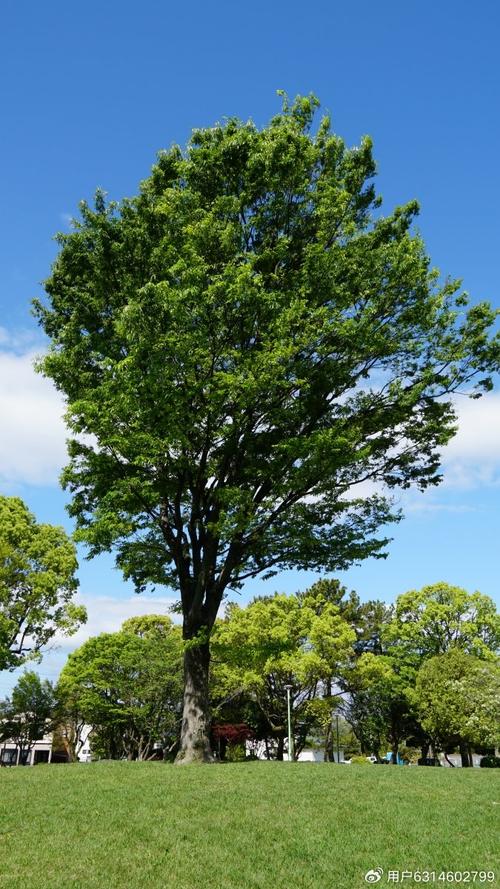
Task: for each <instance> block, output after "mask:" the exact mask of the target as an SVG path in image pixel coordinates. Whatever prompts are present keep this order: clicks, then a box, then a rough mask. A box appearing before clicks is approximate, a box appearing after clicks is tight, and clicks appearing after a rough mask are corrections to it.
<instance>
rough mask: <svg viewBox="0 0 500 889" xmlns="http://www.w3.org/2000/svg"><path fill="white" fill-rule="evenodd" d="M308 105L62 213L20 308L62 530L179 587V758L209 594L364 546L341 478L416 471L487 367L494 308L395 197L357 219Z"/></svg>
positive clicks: (170, 155)
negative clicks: (443, 262)
mask: <svg viewBox="0 0 500 889" xmlns="http://www.w3.org/2000/svg"><path fill="white" fill-rule="evenodd" d="M317 104H318V103H317V100H316V99H314V98H312V97H310V98H298V99H297V100H296V101H295V102H293V103H291V104H290V103H289V102H288V100H287V99H286V97H285V98H284V102H283V111H282V113H281V114H278V115H277V116H276V117H274V118H273V119H272V120H271V122H270V124H269V125H268V126H267V127H264V128H263V129H262V130H259V129H258V128H257V127H256V126H255V125H254V124H253V123H252V122H247V123H242V122H241V121H238V120H235V119H230V120H228V121H226V122H225V123H224V124H217V125H216V126H214V127H210V128H208V129H202V130H195V131H194V133H193V135H192V137H191V140H190V142H189V145H188V147H187V150H186V152H184V153H183V152H182V151H181V150H180V149H179V148H177V147H174V148H172V149H170V150H169V151H166V152H163V153H162V154H160V156H159V158H158V162H157V164H156V166H155V167H154V168H153V172H152V174H151V176H150V177H149V178H148V179H147V180H146V181H145V182H144V183H143V184H142V186H141V191H140V194H139V195H138V197H136V198H133V199H131V200H125V201H123V202H122V203H121V204H120V205H118V204H116V203H111V204H109V205H106V202H105V199H104V196H103V194H102V193H98V194H97V196H96V202H95V208H94V209H91V208H90V207H89V206H88V205H87V204H86V203H82V204H81V206H80V209H81V218H80V220H79V221H77V222H75V225H74V231H73V232H72V233H70V234H64V235H60V236H59V243H60V246H61V252H60V254H59V256H58V258H57V260H56V262H55V265H54V267H53V270H52V274H51V276H50V278H49V279H48V280H47V282H46V292H47V295H48V301H47V302H46V303H45V304H44V303H42V302H39V301H38V302H37V303H36V306H35V308H36V312H37V314H38V317H39V319H40V322H41V324H42V326H43V328H44V330H45V332H46V333H47V335H48V336H49V337H50V339H51V341H52V349H51V351H50V353H49V354H48V356H47V357H46V358H45V359H44V361H43V362H42V364H41V369H42V370H43V372H44V373H45V374H46V375H48V376H50V377H51V378H52V379H53V380H54V381H55V383H56V385H57V387H58V388H59V389H60V390H61V391H62V392H63V393H64V395H65V396H66V399H67V402H68V412H67V417H68V422H69V424H70V427H71V429H72V430H73V433H74V434H75V438H74V439H73V441H72V443H71V445H70V463H69V466H68V468H67V470H66V473H65V476H64V483H65V486H66V487H67V488H68V489H69V490H70V492H71V494H72V506H71V513H72V515H73V516H75V517H76V519H77V523H78V528H79V538H80V540H85V541H86V542H87V543H88V545H89V547H90V553H91V554H92V555H93V554H96V553H99V552H102V551H106V550H109V549H115V550H116V552H117V562H118V565H119V566H120V567H121V568H122V569H123V571H124V573H125V575H126V577H130V578H133V579H134V581H135V583H136V584H137V587H138V588H139V589H143V588H144V586H145V585H146V584H147V583H149V582H152V583H163V584H167V585H169V586H172V587H174V588H176V589H177V590H179V593H180V599H181V605H182V613H183V632H184V637H185V639H186V640H188V641H190V642H191V644H190V645H188V646H186V650H185V700H184V716H183V724H182V725H183V728H182V746H181V751H180V754H179V761H190V760H193V759H201V760H209V759H210V758H211V753H210V745H209V740H208V735H209V705H208V671H209V659H210V651H209V637H210V634H211V631H212V628H213V625H214V622H215V619H216V616H217V612H218V609H219V607H220V604H221V601H222V599H223V596H224V595H225V593H226V591H227V590H228V589H235V588H237V587H239V585H240V584H241V583H242V581H243V580H244V579H245V578H248V577H254V576H256V575H257V574H259V573H261V572H264V574H265V575H266V576H269V573H270V572H271V573H272V572H275V571H276V570H279V569H280V568H292V567H294V568H299V569H312V570H315V569H322V570H326V571H333V570H335V569H344V568H346V567H347V566H348V565H350V564H351V563H352V562H356V561H359V560H361V559H364V558H366V557H367V556H369V555H375V556H380V555H382V553H383V548H384V545H385V544H386V542H387V538H386V537H385V536H384V535H382V536H377V530H378V528H379V527H380V526H382V525H384V524H385V523H387V522H389V521H391V520H392V519H394V518H396V515H395V513H394V512H393V511H392V510H391V505H390V503H389V501H388V500H387V499H384V497H381V496H380V495H373V496H365V495H361V494H359V496H356V488H355V487H353V486H355V485H356V484H357V483H360V482H363V481H365V480H366V479H371V480H373V481H378V482H383V483H385V485H386V486H387V487H389V488H395V487H398V486H402V487H408V486H410V485H418V486H420V487H422V488H423V487H426V486H427V485H430V484H434V483H437V482H438V481H439V474H438V470H439V454H440V449H441V448H442V446H443V445H445V444H446V442H447V441H448V440H449V439H450V437H451V436H452V435H453V433H454V431H455V425H454V424H455V415H454V411H453V406H452V403H451V401H450V396H451V395H452V393H454V392H456V391H457V390H458V389H460V388H461V387H465V388H467V389H469V390H470V387H471V381H472V380H473V378H474V377H476V378H477V383H476V394H478V393H479V390H480V389H481V388H489V387H490V386H491V380H490V376H489V375H490V373H491V372H492V371H496V370H497V369H498V366H499V343H498V339H493V340H492V339H490V338H489V336H488V330H489V328H490V326H491V325H492V323H493V320H494V312H493V311H492V310H491V309H490V308H489V306H488V305H486V304H484V303H481V304H479V305H476V306H474V307H472V308H471V309H470V310H469V311H468V312H465V309H464V306H465V304H466V302H467V299H466V297H465V295H464V294H460V293H459V284H458V283H457V282H452V281H447V282H446V283H445V284H444V285H443V286H440V285H439V283H438V276H437V273H436V272H435V271H432V270H431V269H430V264H429V260H428V257H427V256H426V253H425V250H424V245H423V243H422V241H421V239H420V238H419V237H418V236H417V235H415V234H412V232H411V226H412V222H413V220H414V218H415V214H416V213H417V210H418V207H417V204H416V203H415V202H412V203H409V204H407V205H406V206H404V207H400V208H397V209H396V210H395V211H394V212H393V213H390V214H389V215H387V216H385V217H381V216H380V215H379V214H378V208H379V206H380V200H379V199H378V198H377V197H376V195H375V190H374V186H373V184H372V183H371V179H372V177H373V176H374V173H375V163H374V160H373V157H372V148H371V142H370V140H369V139H368V138H364V139H363V140H362V142H361V145H360V146H359V147H358V148H354V149H348V148H346V146H345V144H344V142H343V141H342V139H340V138H339V137H338V136H336V135H334V134H333V133H332V132H331V130H330V121H329V119H328V118H327V117H325V118H323V120H322V121H321V122H320V124H319V127H318V129H317V131H316V132H315V133H314V134H313V133H312V130H311V127H312V122H313V117H314V112H315V108H316V106H317ZM80 433H85V434H86V437H84V438H83V439H81V438H79V437H78V436H79V435H80ZM89 436H90V437H89Z"/></svg>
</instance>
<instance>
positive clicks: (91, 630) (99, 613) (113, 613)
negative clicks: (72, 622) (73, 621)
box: [55, 593, 180, 652]
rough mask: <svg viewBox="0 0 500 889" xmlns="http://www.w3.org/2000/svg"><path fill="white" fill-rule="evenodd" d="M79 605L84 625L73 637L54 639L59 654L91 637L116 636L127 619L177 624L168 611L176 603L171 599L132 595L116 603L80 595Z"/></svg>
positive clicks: (175, 617) (58, 636) (83, 594)
mask: <svg viewBox="0 0 500 889" xmlns="http://www.w3.org/2000/svg"><path fill="white" fill-rule="evenodd" d="M75 601H77V602H78V604H79V605H85V607H86V609H87V615H88V619H87V623H86V624H83V626H81V627H80V629H79V630H78V632H77V633H75V635H74V636H62V635H59V634H58V635H57V637H56V640H55V641H56V644H57V648H58V649H59V650H61V649H63V650H64V651H66V652H68V651H73V650H74V649H75V648H78V647H79V646H80V645H82V644H83V642H85V641H86V640H87V639H89V638H90V637H91V636H98V635H99V633H116V631H117V630H119V629H120V627H121V625H122V623H123V621H124V620H127V618H129V617H138V616H140V615H142V614H163V615H169V616H170V617H171V618H172V620H174V621H175V622H179V620H180V618H179V616H178V615H175V614H170V608H171V606H172V605H173V604H174V602H176V601H177V600H176V599H175V597H172V596H155V595H149V594H147V593H143V594H141V595H132V596H129V597H127V598H125V599H123V598H120V599H116V598H113V597H112V596H95V595H92V594H90V593H87V594H85V593H80V594H79V595H78V597H77V598H76V599H75Z"/></svg>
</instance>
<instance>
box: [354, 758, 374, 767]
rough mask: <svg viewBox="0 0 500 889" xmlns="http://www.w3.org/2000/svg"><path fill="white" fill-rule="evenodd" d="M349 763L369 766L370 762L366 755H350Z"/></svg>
mask: <svg viewBox="0 0 500 889" xmlns="http://www.w3.org/2000/svg"><path fill="white" fill-rule="evenodd" d="M351 763H353V764H354V765H356V766H371V765H372V763H371V762H370V760H369V759H367V758H366V756H351Z"/></svg>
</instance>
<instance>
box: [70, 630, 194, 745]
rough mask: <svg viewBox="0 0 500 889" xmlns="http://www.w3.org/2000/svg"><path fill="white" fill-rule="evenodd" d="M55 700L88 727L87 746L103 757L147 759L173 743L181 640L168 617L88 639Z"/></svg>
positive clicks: (178, 702) (177, 717)
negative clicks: (88, 741)
mask: <svg viewBox="0 0 500 889" xmlns="http://www.w3.org/2000/svg"><path fill="white" fill-rule="evenodd" d="M57 692H58V696H59V699H60V700H61V701H62V703H63V712H64V702H66V706H67V711H66V712H67V713H68V715H69V716H71V715H72V714H74V713H75V712H76V713H78V714H79V717H80V719H83V720H84V721H85V722H87V723H88V724H90V725H92V727H93V732H92V736H91V746H92V749H93V750H94V751H98V752H99V753H100V754H101V755H103V756H106V757H107V758H111V759H117V758H121V757H123V756H127V757H128V758H129V759H147V758H148V757H151V756H152V755H153V751H154V750H155V745H159V744H161V746H162V748H163V750H164V751H167V750H168V749H169V748H172V749H173V747H174V746H175V745H176V743H177V741H178V734H179V722H180V705H181V700H182V640H181V635H180V629H179V628H178V627H175V626H174V625H173V624H172V621H171V620H170V618H168V617H162V616H161V615H148V616H147V617H138V618H131V619H129V620H127V621H125V623H124V624H123V625H122V628H121V630H120V631H119V632H118V633H102V634H101V635H100V636H96V637H94V638H92V639H88V640H87V642H85V643H84V644H83V645H82V646H81V647H80V648H79V649H77V651H75V652H73V653H72V654H70V655H69V657H68V660H67V663H66V665H65V666H64V668H63V670H62V672H61V676H60V678H59V682H58V686H57Z"/></svg>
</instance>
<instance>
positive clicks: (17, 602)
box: [0, 496, 86, 669]
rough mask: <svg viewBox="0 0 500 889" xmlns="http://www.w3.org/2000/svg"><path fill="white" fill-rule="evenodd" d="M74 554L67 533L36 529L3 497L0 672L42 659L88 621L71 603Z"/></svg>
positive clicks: (14, 500) (18, 505)
mask: <svg viewBox="0 0 500 889" xmlns="http://www.w3.org/2000/svg"><path fill="white" fill-rule="evenodd" d="M77 567H78V563H77V560H76V550H75V546H74V544H73V543H72V541H71V540H70V539H69V537H68V536H67V534H66V533H65V532H64V530H63V528H57V527H54V526H53V525H46V524H38V523H37V521H36V520H35V517H34V516H33V515H32V514H31V513H30V512H29V510H28V509H27V507H26V506H25V504H24V503H23V501H22V500H20V499H19V498H18V497H4V496H0V669H14V668H15V667H18V666H20V665H21V664H22V663H24V662H25V661H26V660H27V658H29V657H31V658H33V657H36V656H37V655H39V653H40V650H41V649H42V648H43V646H45V645H47V643H48V642H49V641H50V640H51V639H52V638H53V637H54V635H55V634H56V633H57V632H62V633H63V634H65V635H71V634H72V633H74V632H76V630H77V629H78V627H79V625H80V624H81V623H82V622H84V621H85V620H86V611H85V608H84V607H83V606H82V605H75V603H74V602H73V597H74V595H75V593H76V590H77V588H78V581H77V579H76V576H75V572H76V570H77Z"/></svg>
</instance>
